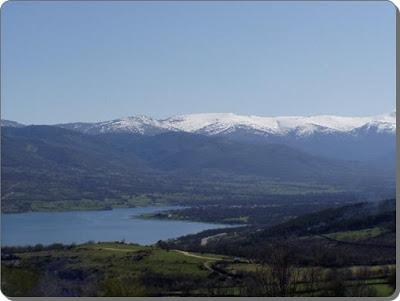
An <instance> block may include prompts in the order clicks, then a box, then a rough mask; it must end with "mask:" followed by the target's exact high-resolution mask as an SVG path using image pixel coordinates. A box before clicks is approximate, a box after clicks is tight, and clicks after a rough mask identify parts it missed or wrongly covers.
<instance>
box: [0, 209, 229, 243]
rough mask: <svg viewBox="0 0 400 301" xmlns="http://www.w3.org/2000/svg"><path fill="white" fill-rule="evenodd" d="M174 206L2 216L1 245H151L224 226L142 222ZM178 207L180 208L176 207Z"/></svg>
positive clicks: (156, 221) (169, 221)
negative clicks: (155, 213)
mask: <svg viewBox="0 0 400 301" xmlns="http://www.w3.org/2000/svg"><path fill="white" fill-rule="evenodd" d="M176 208H177V207H175V206H174V207H172V206H169V207H141V208H118V209H113V210H107V211H68V212H29V213H18V214H2V215H1V243H2V246H23V245H34V244H38V243H41V244H51V243H55V242H57V243H63V244H70V243H83V242H87V241H89V240H93V241H116V240H123V239H124V240H125V241H126V242H133V243H139V244H144V245H147V244H153V243H155V242H157V241H158V240H166V239H170V238H176V237H179V236H182V235H187V234H193V233H198V232H201V231H203V230H207V229H215V228H224V227H227V225H218V224H209V223H199V222H190V221H174V220H156V219H141V218H138V217H137V216H138V215H140V214H143V213H153V212H158V211H163V210H169V209H176ZM178 208H179V207H178Z"/></svg>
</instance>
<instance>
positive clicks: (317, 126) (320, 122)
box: [58, 112, 396, 136]
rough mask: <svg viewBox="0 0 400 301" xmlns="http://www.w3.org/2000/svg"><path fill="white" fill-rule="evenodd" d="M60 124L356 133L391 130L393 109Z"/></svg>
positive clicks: (129, 129)
mask: <svg viewBox="0 0 400 301" xmlns="http://www.w3.org/2000/svg"><path fill="white" fill-rule="evenodd" d="M58 126H60V127H64V128H68V129H74V130H78V131H81V132H84V133H91V134H97V133H134V134H143V135H154V134H158V133H162V132H168V131H183V132H188V133H198V134H206V135H221V134H222V135H224V134H231V133H234V132H235V131H251V132H253V134H256V135H262V136H265V135H288V134H296V135H299V136H304V135H311V134H315V133H356V132H357V129H366V128H368V129H373V130H375V131H377V132H385V133H395V131H396V114H395V112H393V113H390V114H384V115H377V116H370V117H341V116H330V115H320V116H310V117H301V116H284V117H260V116H244V115H236V114H233V113H205V114H188V115H179V116H174V117H170V118H167V119H154V118H151V117H146V116H136V117H126V118H122V119H115V120H111V121H104V122H98V123H69V124H60V125H58Z"/></svg>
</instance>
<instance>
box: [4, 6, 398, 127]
mask: <svg viewBox="0 0 400 301" xmlns="http://www.w3.org/2000/svg"><path fill="white" fill-rule="evenodd" d="M1 80H2V82H1V84H2V86H1V88H2V89H1V98H2V99H1V101H2V103H1V109H2V113H1V114H2V118H4V119H11V120H16V121H19V122H23V123H28V124H30V123H33V124H52V123H60V122H72V121H101V120H109V119H115V118H120V117H124V116H132V115H141V114H144V115H149V116H153V117H156V118H164V117H168V116H171V115H176V114H187V113H206V112H233V113H238V114H246V115H250V114H251V115H262V116H278V115H315V114H336V115H344V116H362V115H374V114H380V113H386V112H391V111H393V110H394V109H395V7H394V6H393V4H391V3H390V2H388V1H376V2H375V1H373V2H363V1H360V2H356V1H355V2H347V1H346V2H340V1H338V2H323V1H321V2H314V1H310V2H301V1H298V2H280V1H278V2H147V3H145V2H136V1H133V2H112V1H109V2H91V1H87V2H75V1H72V2H67V1H65V2H58V1H54V2H53V1H52V2H47V1H42V2H29V1H27V2H18V1H16V2H7V3H6V4H5V5H4V6H3V7H2V10H1Z"/></svg>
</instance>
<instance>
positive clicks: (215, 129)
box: [2, 112, 396, 165]
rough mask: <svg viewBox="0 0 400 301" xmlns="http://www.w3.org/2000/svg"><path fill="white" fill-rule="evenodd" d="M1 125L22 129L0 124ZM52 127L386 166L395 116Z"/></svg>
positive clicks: (214, 116) (147, 120)
mask: <svg viewBox="0 0 400 301" xmlns="http://www.w3.org/2000/svg"><path fill="white" fill-rule="evenodd" d="M2 126H12V127H21V126H23V125H22V124H20V123H17V122H14V121H7V120H2ZM55 126H57V127H62V128H65V129H70V130H74V131H78V132H81V133H84V134H91V135H99V134H113V133H114V134H115V133H125V134H137V135H145V136H154V135H158V134H161V133H167V132H185V133H192V134H201V135H206V136H217V137H226V138H229V139H231V140H235V141H240V142H246V143H247V142H248V143H259V142H268V143H277V144H284V145H288V146H291V147H294V148H297V149H299V150H302V151H305V152H308V153H310V154H313V155H317V156H323V157H328V158H335V159H343V160H356V161H377V162H385V164H387V163H389V165H390V164H391V163H393V160H394V156H395V139H394V136H395V133H396V112H392V113H388V114H381V115H376V116H369V117H342V116H330V115H320V116H310V117H301V116H285V117H260V116H244V115H236V114H233V113H209V114H189V115H179V116H174V117H170V118H166V119H154V118H151V117H147V116H134V117H126V118H121V119H115V120H110V121H102V122H94V123H85V122H77V123H64V124H56V125H55ZM388 158H392V159H390V160H388Z"/></svg>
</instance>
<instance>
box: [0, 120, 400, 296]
mask: <svg viewBox="0 0 400 301" xmlns="http://www.w3.org/2000/svg"><path fill="white" fill-rule="evenodd" d="M394 129H395V115H393V114H383V115H378V116H372V117H354V118H351V117H346V118H345V117H338V116H313V117H277V118H272V117H257V116H238V115H235V114H192V115H185V116H177V117H171V118H167V119H165V120H156V119H153V118H150V117H144V116H137V117H129V118H124V119H116V120H112V121H106V122H100V123H72V124H56V125H23V124H19V123H16V122H11V121H2V127H1V131H2V133H1V139H2V143H1V148H2V149H1V150H2V177H1V185H2V191H1V200H2V202H1V209H2V231H4V229H5V230H6V232H5V234H4V233H2V290H3V291H4V292H5V293H6V294H8V295H10V296H27V295H29V296H390V295H391V294H392V293H393V292H394V282H395V277H396V276H395V264H396V254H395V251H396V250H395V244H396V224H395V212H396V211H395V210H396V202H395V200H394V195H395V188H396V186H395V170H394V166H395V156H394V153H395V152H394V151H395V130H394ZM282 275H284V276H282ZM282 277H283V278H282ZM282 283H283V284H284V285H282Z"/></svg>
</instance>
